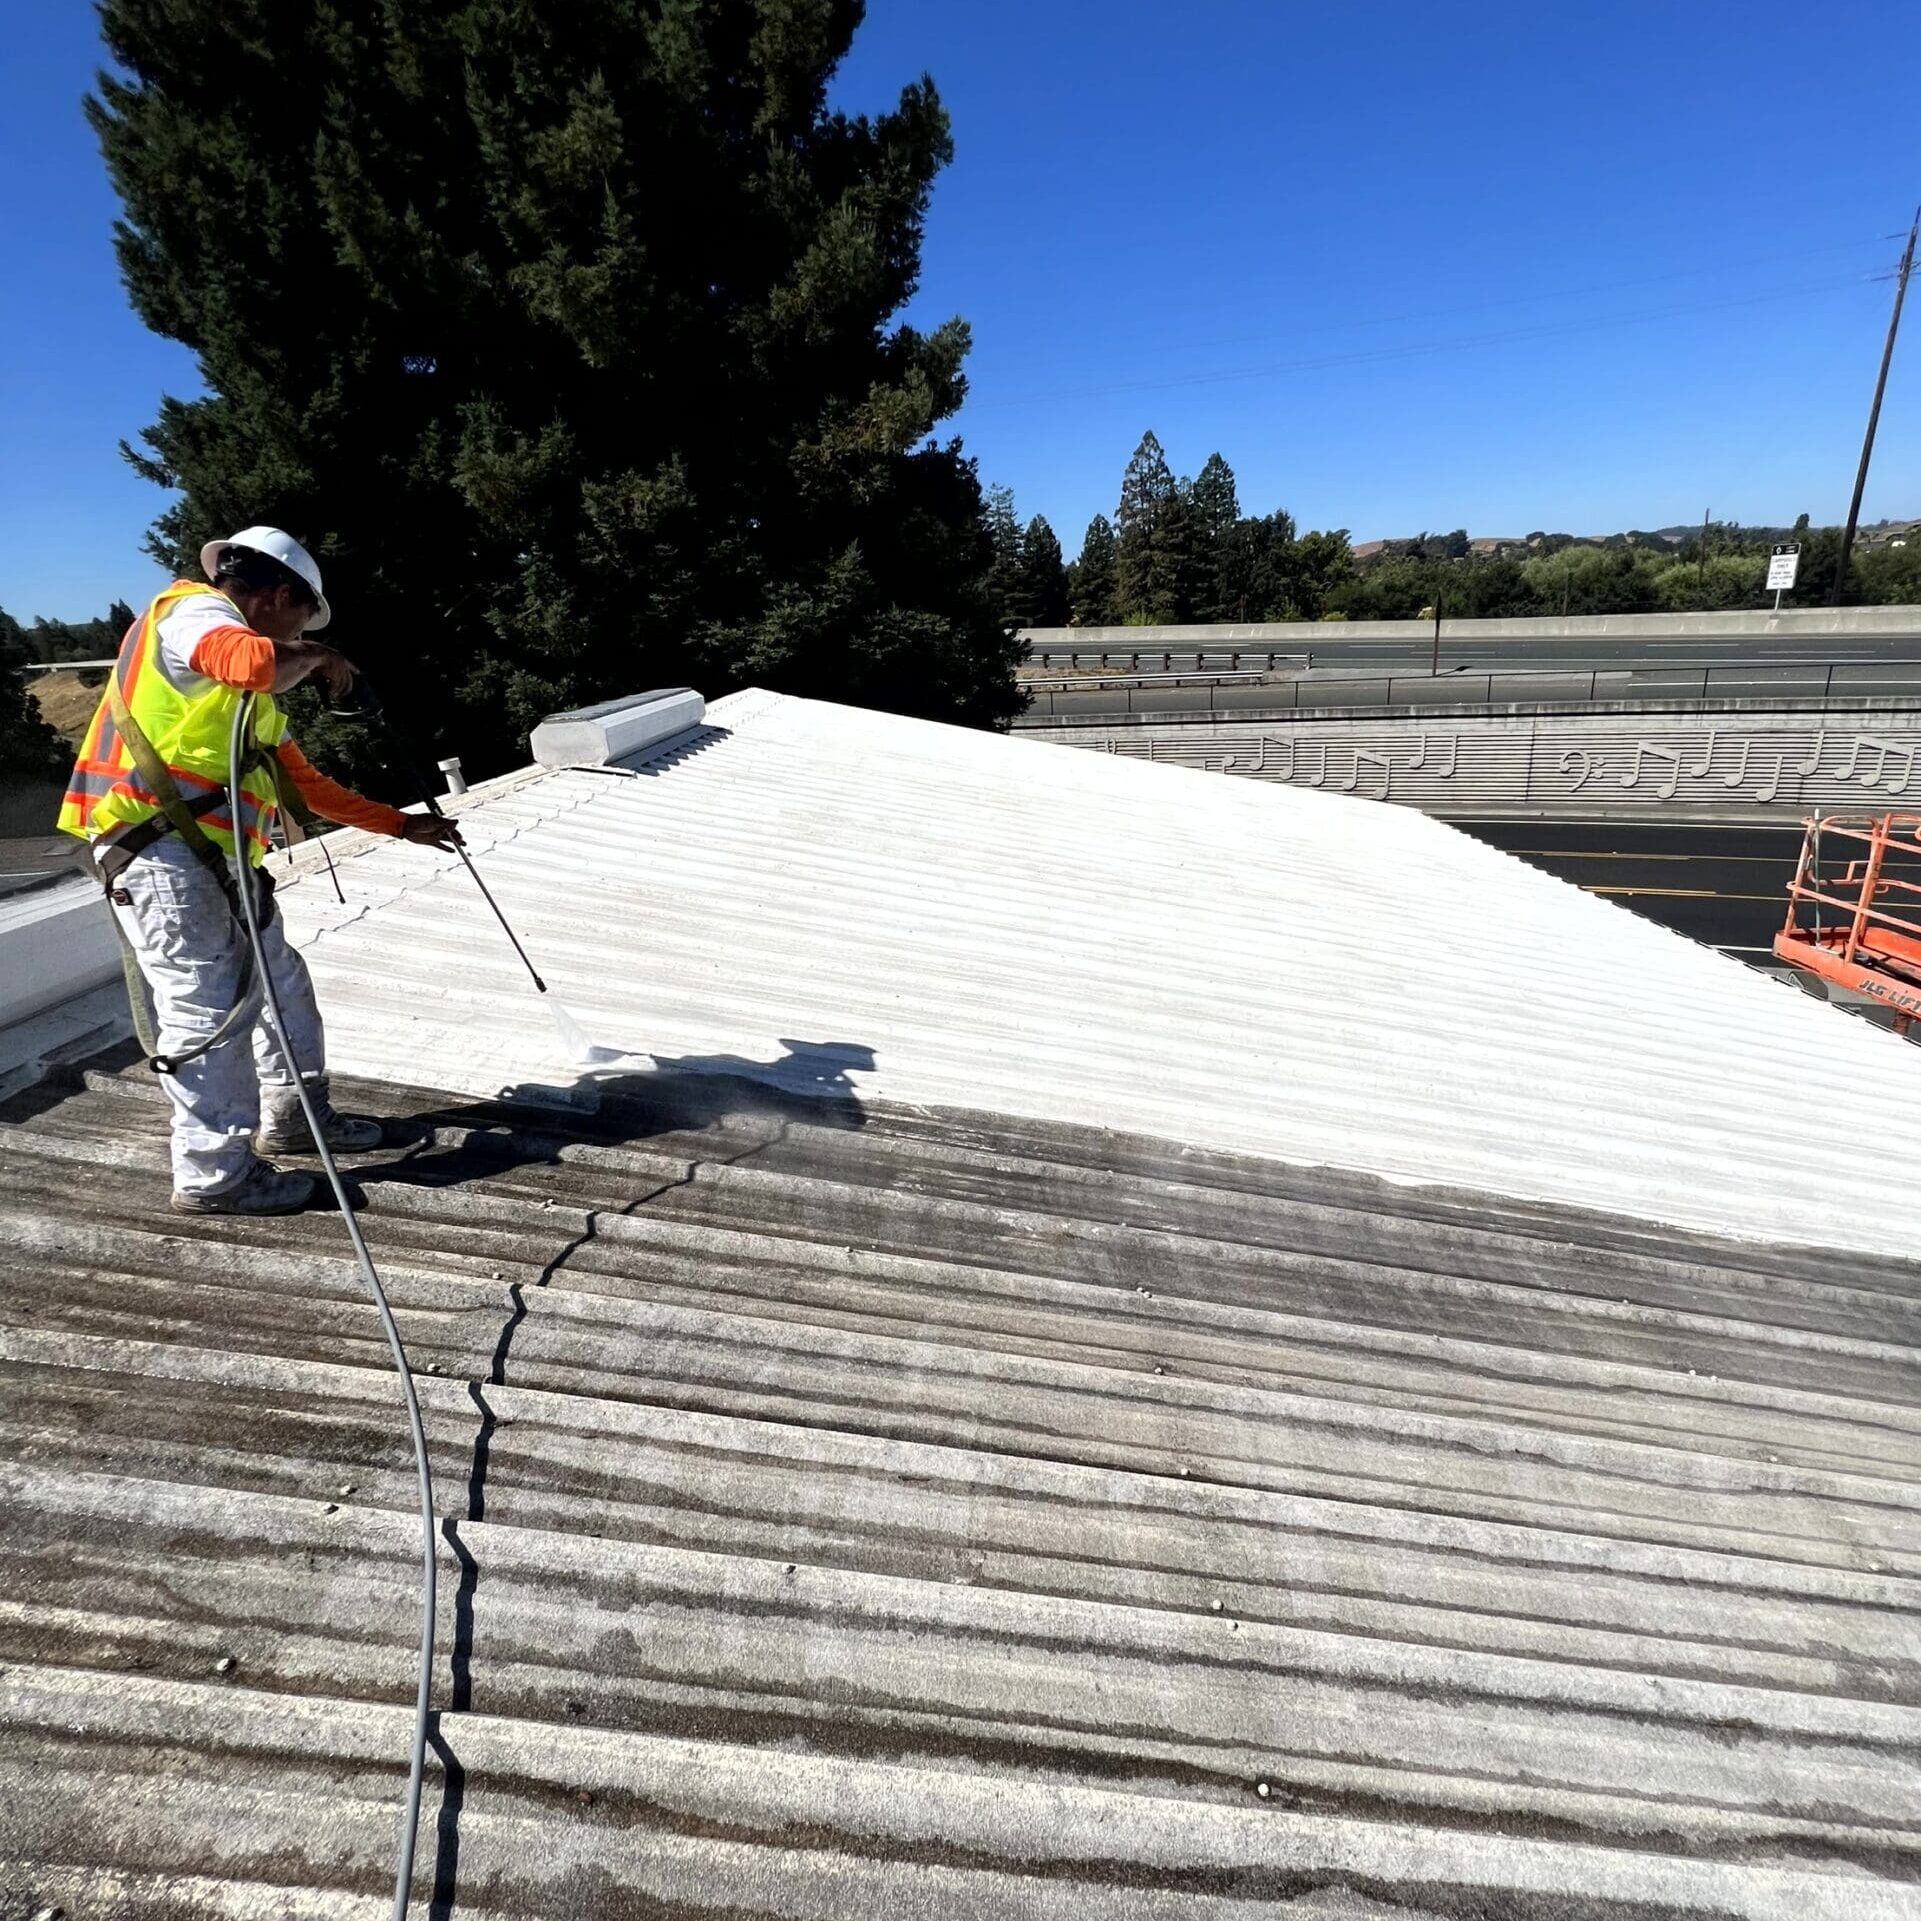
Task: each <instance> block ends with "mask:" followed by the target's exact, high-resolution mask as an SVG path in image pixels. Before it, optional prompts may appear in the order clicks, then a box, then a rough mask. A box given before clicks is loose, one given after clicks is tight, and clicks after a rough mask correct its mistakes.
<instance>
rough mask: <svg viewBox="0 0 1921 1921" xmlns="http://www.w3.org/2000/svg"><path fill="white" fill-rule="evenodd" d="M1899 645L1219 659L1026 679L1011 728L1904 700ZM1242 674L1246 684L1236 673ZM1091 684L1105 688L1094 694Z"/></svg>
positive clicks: (1913, 659)
mask: <svg viewBox="0 0 1921 1921" xmlns="http://www.w3.org/2000/svg"><path fill="white" fill-rule="evenodd" d="M1907 646H1908V655H1907V657H1906V658H1903V657H1902V656H1901V655H1900V654H1898V653H1892V652H1885V651H1884V652H1883V653H1881V654H1878V655H1873V654H1864V655H1861V656H1859V657H1857V656H1855V655H1853V654H1852V653H1851V654H1850V655H1849V656H1847V657H1846V658H1845V659H1838V660H1822V661H1809V660H1807V659H1806V657H1805V656H1798V657H1796V658H1793V659H1784V660H1773V661H1748V660H1724V661H1708V660H1706V659H1703V660H1701V661H1691V662H1689V663H1688V664H1685V665H1684V664H1681V663H1680V662H1674V663H1671V664H1658V663H1648V662H1642V663H1639V664H1636V665H1632V666H1624V665H1622V664H1620V663H1616V664H1614V665H1612V666H1601V667H1596V668H1572V669H1569V668H1559V669H1556V668H1543V667H1541V666H1539V665H1528V666H1507V665H1504V664H1503V663H1501V662H1489V661H1486V660H1482V661H1481V662H1480V663H1479V664H1478V665H1471V664H1469V663H1467V662H1465V661H1454V662H1450V661H1449V660H1448V659H1447V658H1446V657H1445V656H1443V661H1442V668H1441V671H1440V673H1439V674H1433V673H1431V672H1430V671H1429V667H1428V663H1427V662H1426V661H1425V660H1423V661H1420V662H1418V663H1417V664H1414V665H1411V666H1409V665H1405V664H1404V665H1402V666H1401V667H1399V668H1396V669H1395V670H1394V671H1392V672H1390V671H1389V670H1388V668H1387V666H1386V665H1382V666H1380V667H1368V668H1361V667H1355V668H1353V669H1349V668H1347V667H1345V666H1344V665H1336V664H1334V663H1331V662H1329V663H1323V662H1322V661H1321V660H1320V659H1319V657H1318V656H1317V657H1316V664H1315V667H1314V669H1313V671H1312V672H1311V673H1306V674H1302V673H1298V672H1297V673H1291V674H1290V673H1285V672H1276V673H1273V674H1269V675H1265V676H1264V677H1263V678H1262V679H1260V680H1248V679H1243V680H1233V679H1229V678H1225V677H1224V676H1226V675H1227V674H1229V673H1230V672H1231V671H1232V670H1231V669H1229V668H1228V666H1227V662H1226V659H1225V657H1223V658H1222V659H1220V660H1219V661H1215V662H1214V664H1213V665H1212V666H1210V667H1209V668H1206V669H1199V668H1196V667H1193V666H1190V667H1188V668H1187V669H1185V670H1182V669H1180V668H1178V667H1177V668H1176V669H1175V670H1174V671H1175V676H1176V678H1177V679H1178V678H1179V677H1180V676H1181V675H1182V673H1183V672H1184V673H1185V674H1186V676H1187V678H1185V679H1182V680H1181V681H1180V684H1178V685H1176V684H1174V682H1173V681H1163V682H1159V683H1157V682H1155V681H1154V680H1153V679H1152V678H1151V677H1144V678H1143V684H1140V685H1132V686H1130V685H1127V684H1125V683H1126V682H1127V681H1128V680H1130V679H1132V678H1134V676H1132V675H1130V674H1128V673H1126V672H1125V671H1121V670H1116V671H1113V672H1110V673H1109V674H1107V675H1105V676H1081V677H1076V676H1061V675H1056V676H1053V677H1051V684H1050V678H1049V677H1048V676H1043V675H1039V674H1031V675H1030V676H1029V679H1030V681H1032V682H1035V683H1037V684H1034V685H1032V686H1031V687H1030V690H1029V691H1030V696H1031V698H1030V704H1029V706H1028V709H1027V712H1026V714H1025V715H1024V716H1023V720H1022V722H1017V723H1016V724H1017V725H1020V724H1026V725H1047V724H1051V723H1054V722H1058V721H1061V720H1077V719H1090V720H1091V719H1107V718H1111V717H1115V716H1121V715H1126V714H1204V713H1234V714H1240V715H1243V716H1245V715H1252V714H1282V713H1290V712H1293V711H1294V710H1296V709H1308V708H1330V707H1416V706H1419V707H1458V706H1491V705H1498V704H1505V703H1522V702H1528V703H1536V704H1539V703H1549V704H1552V705H1556V706H1563V705H1573V704H1579V703H1585V702H1588V701H1596V700H1603V701H1605V700H1615V701H1622V700H1794V701H1845V700H1847V699H1848V698H1850V697H1853V696H1860V697H1863V698H1883V699H1885V698H1906V699H1910V700H1912V699H1917V698H1921V640H1918V641H1915V642H1910V643H1907ZM1212 658H1213V657H1212V656H1210V660H1212ZM1245 658H1246V657H1245V656H1243V659H1244V660H1245ZM1255 665H1256V666H1258V665H1259V663H1258V662H1256V663H1255ZM1153 668H1154V671H1155V673H1158V672H1159V671H1160V662H1159V659H1158V657H1157V658H1156V659H1155V661H1154V662H1153ZM1241 671H1242V672H1243V673H1245V672H1246V671H1247V669H1246V667H1245V666H1244V667H1243V669H1242V670H1241ZM1097 679H1098V680H1101V681H1104V682H1105V684H1099V685H1097V684H1095V681H1096V680H1097ZM1083 680H1084V681H1085V683H1086V684H1082V681H1083ZM1064 683H1065V684H1064Z"/></svg>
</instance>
